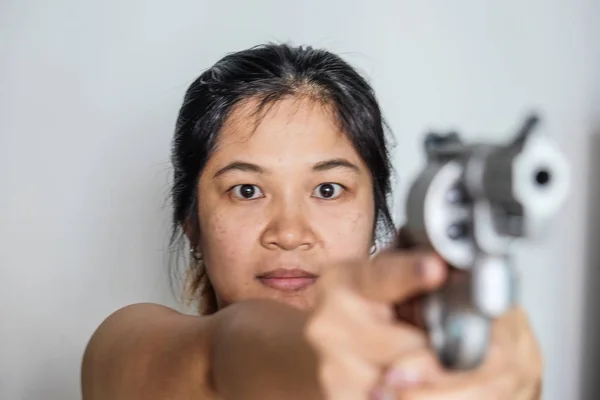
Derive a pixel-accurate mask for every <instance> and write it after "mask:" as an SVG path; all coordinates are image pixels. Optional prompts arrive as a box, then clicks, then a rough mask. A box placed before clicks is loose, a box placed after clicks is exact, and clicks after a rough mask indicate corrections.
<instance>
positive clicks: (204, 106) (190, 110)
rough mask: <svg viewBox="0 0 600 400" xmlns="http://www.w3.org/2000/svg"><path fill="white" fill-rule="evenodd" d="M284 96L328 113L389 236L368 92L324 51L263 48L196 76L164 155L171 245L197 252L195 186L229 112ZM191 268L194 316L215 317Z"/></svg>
mask: <svg viewBox="0 0 600 400" xmlns="http://www.w3.org/2000/svg"><path fill="white" fill-rule="evenodd" d="M290 96H310V97H311V98H312V99H314V100H315V101H319V102H321V103H322V104H324V105H327V106H328V107H330V108H331V110H332V111H333V113H334V114H333V115H334V116H335V117H336V119H337V121H338V123H339V127H340V129H341V130H342V132H344V133H345V134H346V135H347V137H348V139H349V140H350V141H351V143H352V144H353V146H354V148H355V149H356V151H357V152H358V154H359V156H360V157H361V158H362V160H363V161H364V163H365V164H366V165H367V167H368V169H369V171H370V173H371V175H372V180H373V198H374V204H375V217H376V223H375V226H374V227H373V228H374V234H379V235H381V234H388V233H390V232H392V231H393V229H394V224H393V220H392V216H391V213H390V210H389V206H388V196H389V194H390V190H391V163H390V157H389V153H388V148H387V146H386V137H385V136H386V135H385V131H386V129H385V127H386V125H385V123H384V121H383V118H382V115H381V111H380V108H379V105H378V103H377V100H376V97H375V94H374V92H373V89H372V88H371V86H370V85H369V84H368V83H367V81H366V80H365V79H364V78H363V77H362V76H361V75H360V74H359V73H358V72H357V71H356V70H355V69H354V68H353V67H352V66H350V65H349V64H348V63H347V62H346V61H344V60H343V59H342V58H340V57H339V56H337V55H335V54H333V53H331V52H329V51H326V50H321V49H314V48H312V47H305V46H297V47H295V46H291V45H287V44H265V45H260V46H256V47H252V48H250V49H247V50H243V51H239V52H235V53H231V54H228V55H226V56H225V57H223V58H222V59H221V60H219V61H218V62H217V63H216V64H214V65H213V66H212V67H211V68H210V69H208V70H207V71H205V72H204V73H203V74H202V75H200V77H198V78H197V79H196V80H195V81H194V82H193V83H192V84H191V86H190V87H189V89H188V90H187V92H186V94H185V98H184V101H183V105H182V107H181V109H180V111H179V116H178V119H177V123H176V129H175V135H174V138H173V146H172V155H171V161H172V164H173V168H174V176H173V178H174V181H173V186H172V191H171V197H172V203H173V215H172V219H173V221H172V223H173V236H172V244H174V243H175V242H177V240H178V239H182V238H183V235H182V233H183V229H184V227H185V228H186V233H187V235H188V237H189V238H190V245H191V246H192V248H194V247H195V246H196V245H197V244H198V239H199V235H200V232H199V221H198V213H197V204H198V196H199V195H201V194H199V193H198V192H197V187H198V185H197V184H198V179H199V177H200V174H201V172H202V170H203V168H204V166H205V165H206V162H207V161H208V159H209V157H210V156H211V154H212V152H213V151H214V149H215V145H216V143H217V139H218V135H219V132H220V130H221V128H222V127H223V125H224V123H225V121H226V120H227V118H228V116H229V115H230V114H231V112H232V110H233V109H234V107H235V106H236V105H239V104H241V103H242V102H243V101H247V100H250V99H257V100H259V102H260V103H259V110H260V109H262V108H263V107H264V106H266V105H270V104H274V103H275V102H276V101H278V100H281V99H283V98H286V97H290ZM190 265H191V266H190V269H189V270H188V275H189V277H188V279H189V282H188V294H189V295H191V296H192V297H194V298H196V300H201V302H202V304H201V313H204V314H207V313H212V312H214V311H216V298H215V293H214V290H213V288H212V286H211V284H210V282H209V281H208V277H207V275H206V271H205V269H204V268H203V266H201V265H200V264H199V263H194V262H192V263H190ZM194 265H196V267H194Z"/></svg>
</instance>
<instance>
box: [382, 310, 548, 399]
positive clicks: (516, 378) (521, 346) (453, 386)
mask: <svg viewBox="0 0 600 400" xmlns="http://www.w3.org/2000/svg"><path fill="white" fill-rule="evenodd" d="M542 369H543V367H542V357H541V352H540V349H539V347H538V344H537V342H536V340H535V337H534V335H533V332H532V330H531V327H530V325H529V323H528V321H527V317H526V315H525V313H524V311H523V310H522V309H521V308H514V309H512V310H511V311H509V312H508V313H507V314H506V315H504V316H503V317H501V318H499V319H498V320H496V322H495V324H494V327H493V331H492V344H491V346H490V349H489V352H488V355H487V357H486V360H485V362H484V364H483V365H482V366H481V367H480V368H478V369H477V370H474V371H470V372H448V371H445V370H443V369H442V368H441V366H440V365H439V363H438V361H437V359H436V358H435V357H434V355H433V354H432V353H431V351H429V350H427V349H422V350H417V351H416V352H414V353H413V354H411V355H408V356H401V357H400V358H399V359H398V360H396V362H395V365H394V366H393V367H391V368H390V371H389V373H388V377H389V378H390V379H388V385H389V386H387V388H385V387H384V388H382V389H380V393H382V394H381V397H383V398H390V399H402V400H479V399H486V400H488V399H489V400H495V399H497V400H539V399H541V384H542ZM406 377H413V379H412V380H410V381H407V380H406ZM392 386H395V387H396V388H395V389H391V387H392ZM386 396H387V397H386Z"/></svg>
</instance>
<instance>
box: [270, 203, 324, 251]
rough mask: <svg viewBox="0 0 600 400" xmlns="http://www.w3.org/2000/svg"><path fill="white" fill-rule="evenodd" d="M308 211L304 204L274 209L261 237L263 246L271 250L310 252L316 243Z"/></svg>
mask: <svg viewBox="0 0 600 400" xmlns="http://www.w3.org/2000/svg"><path fill="white" fill-rule="evenodd" d="M316 241H317V239H316V235H315V233H314V231H313V229H312V228H311V224H310V221H309V216H308V215H307V210H306V209H305V207H304V205H302V204H289V203H288V204H281V205H276V206H274V207H273V211H272V214H271V218H270V221H269V223H268V225H267V226H266V228H265V230H264V231H263V233H262V235H261V244H262V246H263V247H265V248H267V249H270V250H276V249H281V250H287V251H290V250H296V249H300V250H309V249H311V248H312V247H313V246H314V245H315V243H316Z"/></svg>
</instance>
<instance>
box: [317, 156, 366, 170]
mask: <svg viewBox="0 0 600 400" xmlns="http://www.w3.org/2000/svg"><path fill="white" fill-rule="evenodd" d="M335 168H345V169H349V170H352V171H353V172H356V173H358V172H360V168H358V166H357V165H356V164H353V163H351V162H350V161H348V160H346V159H344V158H334V159H332V160H326V161H321V162H318V163H316V164H315V166H314V167H313V170H314V171H329V170H332V169H335Z"/></svg>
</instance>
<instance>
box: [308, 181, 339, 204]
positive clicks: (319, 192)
mask: <svg viewBox="0 0 600 400" xmlns="http://www.w3.org/2000/svg"><path fill="white" fill-rule="evenodd" d="M342 190H344V187H343V186H342V185H340V184H338V183H322V184H320V185H319V186H317V188H316V189H315V191H314V193H313V196H315V197H318V198H320V199H325V200H332V199H335V198H337V197H339V195H340V194H341V193H342Z"/></svg>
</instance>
